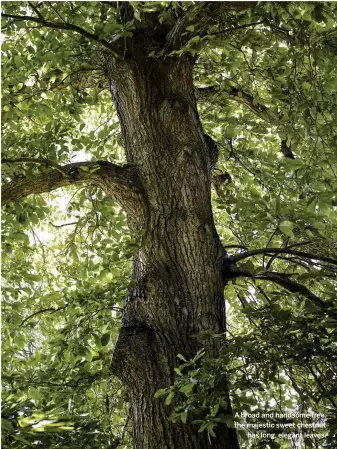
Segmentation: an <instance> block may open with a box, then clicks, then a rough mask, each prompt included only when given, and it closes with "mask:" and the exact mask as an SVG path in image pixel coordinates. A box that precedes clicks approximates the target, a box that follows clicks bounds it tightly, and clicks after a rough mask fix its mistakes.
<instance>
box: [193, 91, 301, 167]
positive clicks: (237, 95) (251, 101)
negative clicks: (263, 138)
mask: <svg viewBox="0 0 337 449" xmlns="http://www.w3.org/2000/svg"><path fill="white" fill-rule="evenodd" d="M220 92H225V93H226V94H227V95H228V96H229V97H230V98H231V99H232V100H235V101H236V102H237V103H240V104H244V105H245V106H247V107H248V108H249V109H250V110H251V111H252V112H254V114H256V115H257V116H258V117H260V118H261V119H262V120H264V121H266V122H267V123H269V124H270V125H274V126H276V125H277V121H278V119H279V115H278V114H277V115H276V116H275V114H273V113H272V111H271V110H270V109H269V108H268V107H267V106H265V105H264V104H262V103H259V102H258V101H256V100H255V98H254V96H253V95H252V94H250V93H248V92H245V91H243V90H240V89H238V88H237V87H230V86H219V85H215V86H209V87H201V88H199V89H197V91H196V97H197V98H198V99H200V100H205V99H209V98H210V97H211V96H213V95H214V94H217V93H220ZM281 152H282V154H283V156H284V157H287V158H289V159H295V156H294V153H293V152H292V150H291V148H290V147H289V146H288V145H287V141H286V140H282V141H281Z"/></svg>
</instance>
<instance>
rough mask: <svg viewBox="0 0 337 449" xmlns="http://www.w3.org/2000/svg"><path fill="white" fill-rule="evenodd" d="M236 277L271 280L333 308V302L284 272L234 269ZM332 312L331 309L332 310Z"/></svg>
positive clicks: (320, 305) (314, 302)
mask: <svg viewBox="0 0 337 449" xmlns="http://www.w3.org/2000/svg"><path fill="white" fill-rule="evenodd" d="M231 274H232V275H233V276H234V278H235V277H248V278H251V279H257V280H263V281H271V282H274V283H275V284H278V285H280V286H281V287H283V288H284V289H286V290H288V291H289V292H291V293H299V294H301V295H303V296H305V297H306V298H307V299H309V300H310V301H311V302H312V303H313V304H315V305H316V306H318V307H321V308H324V309H326V308H331V307H332V306H333V304H332V303H331V302H325V301H323V300H322V299H321V298H320V297H319V296H317V295H315V293H313V292H312V291H311V290H309V289H308V288H307V287H306V286H305V285H303V284H300V283H298V282H296V281H293V280H291V279H289V276H288V275H286V274H283V273H276V272H273V271H269V272H268V271H266V272H264V273H259V274H252V273H249V272H248V271H241V270H239V269H238V270H237V271H235V270H234V271H232V273H231ZM330 312H331V311H330Z"/></svg>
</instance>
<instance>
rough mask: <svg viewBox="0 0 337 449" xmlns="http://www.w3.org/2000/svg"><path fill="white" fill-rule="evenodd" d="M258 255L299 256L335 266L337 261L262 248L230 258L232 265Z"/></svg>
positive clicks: (302, 252)
mask: <svg viewBox="0 0 337 449" xmlns="http://www.w3.org/2000/svg"><path fill="white" fill-rule="evenodd" d="M259 254H291V255H293V256H299V257H302V258H303V259H310V260H319V261H321V262H327V263H330V264H332V265H337V259H334V258H332V257H327V256H322V255H320V254H313V253H308V252H304V251H297V250H295V249H291V248H262V249H253V250H251V251H246V252H244V253H241V254H238V255H236V256H233V257H232V260H233V262H234V263H236V262H238V261H239V260H242V259H246V258H247V257H252V256H257V255H259Z"/></svg>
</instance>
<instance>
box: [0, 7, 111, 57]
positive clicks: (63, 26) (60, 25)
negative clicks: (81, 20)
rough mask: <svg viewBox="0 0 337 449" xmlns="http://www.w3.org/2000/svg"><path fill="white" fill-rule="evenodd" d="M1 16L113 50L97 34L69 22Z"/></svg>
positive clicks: (8, 15) (11, 15)
mask: <svg viewBox="0 0 337 449" xmlns="http://www.w3.org/2000/svg"><path fill="white" fill-rule="evenodd" d="M1 15H2V17H7V18H9V19H14V20H18V21H27V22H35V23H39V24H40V25H42V26H43V27H46V28H53V29H55V30H67V31H73V32H75V33H78V34H81V35H82V36H84V37H86V38H87V39H89V40H92V41H95V42H99V43H100V44H101V45H103V46H104V47H105V48H107V49H109V50H110V51H113V50H114V49H113V47H112V45H111V44H110V43H109V42H108V41H106V40H105V39H101V38H100V37H99V36H98V35H97V34H94V33H90V32H89V31H87V30H85V29H83V28H81V27H79V26H77V25H74V24H72V23H69V22H49V21H48V20H45V19H43V18H42V17H41V16H40V17H33V16H21V15H17V14H5V13H2V14H1Z"/></svg>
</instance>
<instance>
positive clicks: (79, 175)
mask: <svg viewBox="0 0 337 449" xmlns="http://www.w3.org/2000/svg"><path fill="white" fill-rule="evenodd" d="M2 162H3V163H6V164H13V163H24V164H27V163H29V164H31V163H34V164H36V163H38V164H44V165H47V166H48V165H49V166H52V167H53V168H52V169H49V170H43V171H42V172H41V173H37V174H35V175H31V176H27V177H22V178H16V179H13V180H12V181H10V182H9V183H8V184H5V185H4V186H3V188H2V191H1V204H2V206H4V205H6V204H8V203H10V202H12V201H18V200H20V199H21V198H24V197H26V196H28V195H31V194H39V193H46V192H52V191H53V190H56V189H59V188H60V187H66V186H69V185H93V186H97V187H100V188H101V189H102V190H103V191H104V192H105V193H106V194H107V195H109V196H111V197H113V198H115V199H116V200H117V201H118V202H119V203H120V204H121V205H122V207H123V208H124V210H125V211H126V212H127V213H128V214H129V217H130V219H131V218H132V217H133V216H134V215H137V217H138V216H144V213H145V210H144V198H143V194H142V190H141V187H140V184H139V182H138V180H137V175H136V173H135V171H134V170H133V169H132V168H131V167H127V166H126V167H121V166H119V165H116V164H113V163H111V162H105V161H97V162H77V163H72V164H68V165H64V166H59V165H57V164H56V163H55V162H51V161H48V160H41V159H33V158H21V159H17V160H9V159H2Z"/></svg>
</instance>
